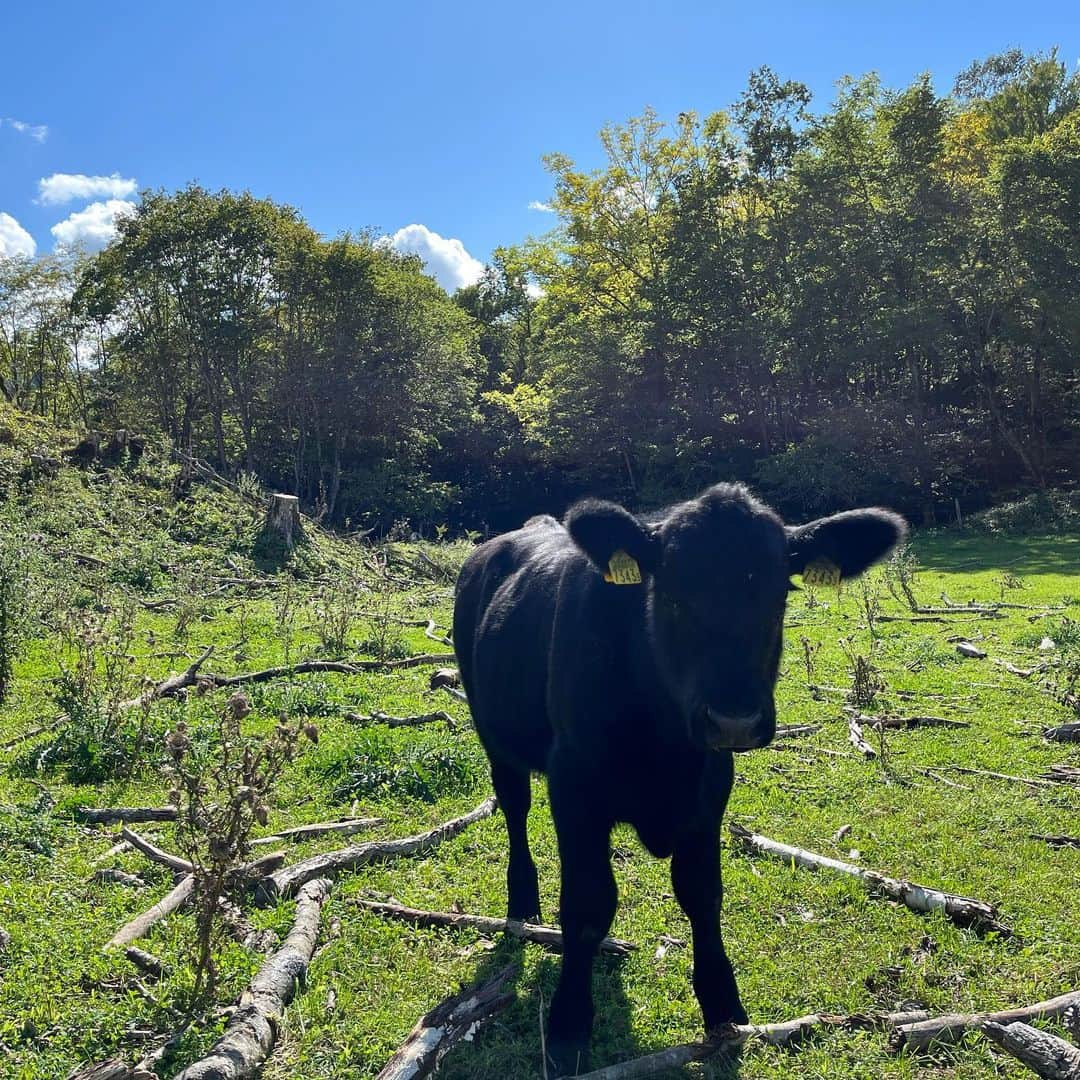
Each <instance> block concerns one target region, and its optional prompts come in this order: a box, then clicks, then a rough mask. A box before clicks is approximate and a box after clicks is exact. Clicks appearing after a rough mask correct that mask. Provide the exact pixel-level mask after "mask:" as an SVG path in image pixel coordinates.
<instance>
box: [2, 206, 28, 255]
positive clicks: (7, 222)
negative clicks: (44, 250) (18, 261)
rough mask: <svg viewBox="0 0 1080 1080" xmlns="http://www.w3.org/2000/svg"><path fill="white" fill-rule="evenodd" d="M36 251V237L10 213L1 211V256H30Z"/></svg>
mask: <svg viewBox="0 0 1080 1080" xmlns="http://www.w3.org/2000/svg"><path fill="white" fill-rule="evenodd" d="M35 251H37V244H35V243H34V238H33V237H32V236H31V235H30V234H29V233H28V232H27V231H26V230H25V229H24V228H23V227H22V226H21V225H20V224H19V223H18V222H17V221H16V220H15V219H14V218H13V217H12V216H11V215H10V214H5V213H3V212H0V258H13V257H16V256H19V255H25V256H30V255H33V254H34V252H35Z"/></svg>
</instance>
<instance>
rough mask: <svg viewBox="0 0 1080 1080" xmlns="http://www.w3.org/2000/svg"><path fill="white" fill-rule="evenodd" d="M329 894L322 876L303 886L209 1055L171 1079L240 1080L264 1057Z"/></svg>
mask: <svg viewBox="0 0 1080 1080" xmlns="http://www.w3.org/2000/svg"><path fill="white" fill-rule="evenodd" d="M329 895H330V882H329V881H327V880H325V879H324V878H320V879H317V880H314V881H309V882H307V883H306V884H305V885H304V887H303V888H302V889H301V890H300V895H299V896H298V897H297V901H296V915H295V917H294V919H293V925H292V929H291V930H290V931H289V936H288V937H287V938H286V939H285V941H284V942H283V944H282V946H281V948H280V949H278V950H277V952H275V953H274V954H273V956H271V957H270V958H269V959H268V960H267V961H266V963H264V964H263V966H262V967H261V968H260V969H259V973H258V974H257V975H256V976H255V978H254V979H252V981H251V985H250V986H249V987H248V989H247V990H246V991H245V993H244V995H243V997H241V999H240V1006H239V1008H238V1009H237V1010H236V1012H234V1013H233V1015H232V1017H231V1019H230V1020H229V1023H228V1024H227V1025H226V1027H225V1031H224V1033H223V1034H222V1036H221V1038H220V1039H218V1041H217V1042H216V1043H214V1045H213V1047H212V1048H211V1050H210V1053H209V1054H208V1055H207V1056H206V1057H205V1058H203V1059H202V1060H201V1061H196V1062H195V1063H194V1064H192V1065H189V1066H188V1067H187V1068H186V1069H184V1070H183V1072H181V1073H178V1074H177V1076H176V1077H175V1080H241V1078H243V1077H247V1076H251V1075H252V1074H253V1073H255V1071H256V1070H257V1069H258V1068H259V1066H260V1065H262V1063H263V1062H264V1061H266V1059H267V1058H268V1057H269V1056H270V1051H271V1050H272V1049H273V1048H274V1043H275V1042H276V1041H277V1036H278V1029H279V1027H280V1024H281V1017H282V1014H283V1013H284V1012H285V1006H286V1005H288V1004H289V1002H290V1001H292V998H293V994H294V993H295V992H296V988H297V987H298V986H302V985H303V984H304V979H305V976H306V975H307V968H308V964H309V963H310V962H311V955H312V953H313V952H314V951H315V939H316V938H317V937H318V933H319V920H320V917H321V915H322V907H323V904H324V903H325V902H326V899H327V897H328V896H329Z"/></svg>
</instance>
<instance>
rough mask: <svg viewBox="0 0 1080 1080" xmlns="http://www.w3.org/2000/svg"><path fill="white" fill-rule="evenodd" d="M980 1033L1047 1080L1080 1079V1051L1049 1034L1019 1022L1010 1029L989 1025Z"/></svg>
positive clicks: (993, 1024) (981, 1029) (983, 1026)
mask: <svg viewBox="0 0 1080 1080" xmlns="http://www.w3.org/2000/svg"><path fill="white" fill-rule="evenodd" d="M979 1030H980V1031H981V1032H982V1033H983V1034H984V1035H985V1036H986V1037H987V1038H988V1039H990V1040H991V1041H992V1042H995V1043H997V1044H998V1046H1000V1047H1001V1048H1002V1049H1003V1050H1007V1051H1008V1052H1009V1053H1010V1054H1012V1056H1013V1057H1014V1058H1016V1059H1017V1060H1018V1061H1022V1062H1023V1063H1024V1064H1025V1065H1026V1066H1027V1067H1028V1068H1029V1069H1030V1070H1031V1071H1032V1072H1033V1073H1035V1074H1037V1075H1038V1076H1041V1077H1044V1080H1077V1077H1080V1050H1078V1049H1077V1048H1076V1047H1075V1046H1073V1045H1072V1044H1071V1043H1067V1042H1066V1041H1065V1040H1064V1039H1059V1038H1058V1037H1057V1036H1056V1035H1051V1034H1050V1032H1048V1031H1040V1030H1039V1029H1038V1028H1033V1027H1031V1026H1030V1025H1029V1024H1023V1023H1020V1022H1019V1021H1014V1022H1013V1023H1011V1024H1009V1025H1008V1026H1007V1027H1002V1025H1001V1024H995V1023H993V1022H990V1021H988V1022H986V1023H984V1024H982V1025H980V1028H979Z"/></svg>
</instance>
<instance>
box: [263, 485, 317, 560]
mask: <svg viewBox="0 0 1080 1080" xmlns="http://www.w3.org/2000/svg"><path fill="white" fill-rule="evenodd" d="M305 539H306V537H305V536H304V526H303V525H302V524H301V522H300V500H299V499H298V498H297V497H296V496H295V495H271V496H270V506H269V508H268V509H267V512H266V522H265V524H264V525H263V527H262V532H261V533H260V535H259V541H258V546H259V548H260V549H262V550H264V551H271V550H278V551H282V552H286V553H287V552H290V551H292V550H293V549H294V548H295V547H296V546H297V545H298V544H302V543H303V542H304V541H305Z"/></svg>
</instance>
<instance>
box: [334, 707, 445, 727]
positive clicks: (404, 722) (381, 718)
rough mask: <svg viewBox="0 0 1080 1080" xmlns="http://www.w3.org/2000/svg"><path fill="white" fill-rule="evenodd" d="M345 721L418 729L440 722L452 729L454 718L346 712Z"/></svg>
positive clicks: (437, 714)
mask: <svg viewBox="0 0 1080 1080" xmlns="http://www.w3.org/2000/svg"><path fill="white" fill-rule="evenodd" d="M345 719H346V720H348V721H349V723H350V724H364V725H367V724H385V725H386V726H387V727H390V728H396V727H419V726H420V725H421V724H434V723H438V722H440V721H441V722H442V723H444V724H446V725H447V727H450V728H453V727H454V718H453V717H452V716H451V715H450V714H449V713H445V712H442V711H441V710H440V711H437V712H429V713H421V714H420V715H418V716H387V714H386V713H383V712H377V713H372V714H371V716H361V715H360V713H353V712H347V713H345Z"/></svg>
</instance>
